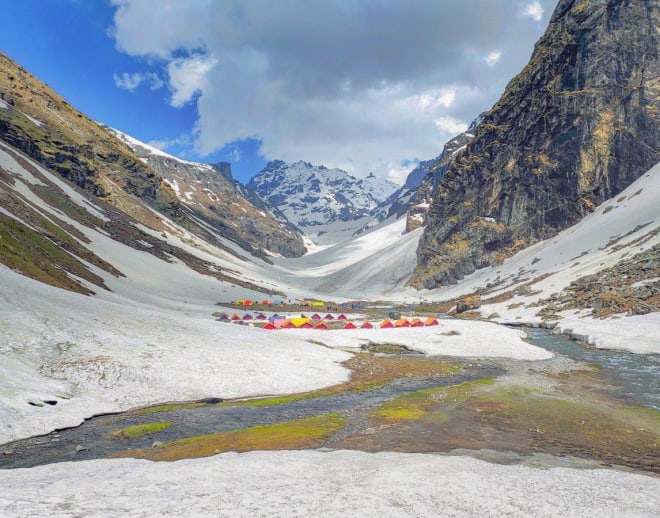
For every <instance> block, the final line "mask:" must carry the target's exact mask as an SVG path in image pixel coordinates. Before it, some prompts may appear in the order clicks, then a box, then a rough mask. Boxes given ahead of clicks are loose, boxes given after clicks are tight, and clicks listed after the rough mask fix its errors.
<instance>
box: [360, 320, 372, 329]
mask: <svg viewBox="0 0 660 518" xmlns="http://www.w3.org/2000/svg"><path fill="white" fill-rule="evenodd" d="M360 327H361V328H362V329H373V327H374V326H373V324H372V323H371V322H369V321H368V320H365V321H364V322H363V323H362V325H361V326H360Z"/></svg>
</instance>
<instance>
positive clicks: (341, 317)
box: [337, 313, 348, 320]
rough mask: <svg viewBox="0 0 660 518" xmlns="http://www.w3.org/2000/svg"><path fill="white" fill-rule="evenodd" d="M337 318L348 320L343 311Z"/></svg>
mask: <svg viewBox="0 0 660 518" xmlns="http://www.w3.org/2000/svg"><path fill="white" fill-rule="evenodd" d="M337 320H348V319H347V318H346V315H344V314H343V313H342V314H341V315H339V316H338V317H337Z"/></svg>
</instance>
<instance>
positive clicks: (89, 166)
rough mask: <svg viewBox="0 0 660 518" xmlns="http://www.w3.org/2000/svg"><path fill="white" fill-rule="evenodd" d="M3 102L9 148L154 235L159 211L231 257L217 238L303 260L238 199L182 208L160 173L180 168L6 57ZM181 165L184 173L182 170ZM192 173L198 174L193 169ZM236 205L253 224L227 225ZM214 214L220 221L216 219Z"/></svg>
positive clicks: (0, 131)
mask: <svg viewBox="0 0 660 518" xmlns="http://www.w3.org/2000/svg"><path fill="white" fill-rule="evenodd" d="M0 103H1V104H0V138H1V139H2V140H3V141H5V142H7V143H8V144H9V145H11V146H12V147H13V148H15V149H17V150H20V151H22V152H23V153H25V154H26V155H28V156H29V157H31V158H33V159H34V160H36V161H37V162H38V163H39V164H41V165H43V166H44V167H46V168H47V169H49V170H52V171H56V172H57V173H58V174H59V175H60V176H61V177H62V178H64V179H66V180H69V181H71V182H73V183H74V184H75V185H77V186H78V187H80V188H82V189H84V190H85V191H87V192H89V193H91V194H92V195H94V196H95V197H96V198H98V199H99V200H101V201H103V202H105V203H108V204H110V205H112V206H113V207H115V208H117V209H118V210H119V211H120V212H122V213H124V214H125V215H126V216H128V217H130V218H134V219H136V220H138V221H140V222H141V223H143V224H144V225H146V226H147V227H149V228H151V229H152V230H161V228H160V226H161V225H160V223H159V220H158V218H154V213H153V209H155V210H156V211H158V212H160V213H162V214H163V215H165V216H167V217H169V218H171V219H173V220H174V221H176V222H177V224H179V225H181V226H182V227H184V228H185V229H187V230H188V231H191V232H193V233H195V234H196V235H197V236H200V237H202V238H203V239H205V240H206V241H208V242H209V243H211V244H212V245H213V246H218V247H224V248H225V250H227V251H232V250H233V248H232V247H226V246H225V244H223V243H222V242H221V241H220V240H218V239H217V235H216V234H219V235H221V236H224V237H227V238H229V239H231V240H232V241H234V242H235V243H237V244H238V245H239V246H241V247H242V248H243V250H244V251H246V252H248V253H250V254H252V255H255V256H257V257H260V258H262V259H266V258H267V255H266V253H265V251H264V248H266V246H267V245H271V248H269V250H271V251H273V252H275V253H279V252H283V251H285V250H286V251H287V252H289V253H291V254H293V255H296V254H298V255H300V254H301V253H304V246H303V245H302V240H301V238H300V237H299V236H296V235H295V233H294V232H292V231H291V230H288V229H285V228H284V227H283V226H282V225H281V224H280V223H278V222H277V221H275V220H273V219H272V218H270V217H269V216H268V215H267V214H265V213H264V214H262V212H263V211H259V210H258V209H256V208H254V207H253V206H252V205H251V204H250V203H249V202H247V201H246V200H244V199H243V198H242V196H240V194H238V195H237V196H236V197H237V198H239V199H238V200H237V199H233V200H225V199H221V195H218V196H216V197H217V198H218V200H217V201H216V202H215V203H214V204H213V206H214V207H215V209H216V210H215V212H214V211H213V210H212V209H211V208H210V207H209V205H211V204H210V203H209V204H207V205H206V206H204V205H203V204H200V203H197V204H196V203H183V202H182V201H181V200H180V199H179V198H178V197H177V193H176V192H175V191H174V190H173V189H172V187H171V184H170V183H168V182H166V181H164V180H163V177H162V175H161V174H159V172H158V171H157V170H156V169H155V167H154V165H155V166H158V167H162V169H163V170H164V171H166V170H168V168H167V167H166V166H163V164H166V163H171V164H173V165H174V163H175V161H170V160H169V159H168V158H167V157H166V156H164V154H161V155H159V158H158V159H154V160H153V164H149V163H145V161H144V160H141V159H140V158H139V157H138V156H136V154H135V153H134V151H133V150H132V149H131V148H130V147H128V146H127V145H126V143H125V142H122V141H120V140H119V139H118V138H116V136H115V135H114V134H112V133H110V132H109V131H108V130H107V129H106V128H104V127H102V126H101V125H99V124H97V123H96V122H94V121H92V120H91V119H89V118H88V117H87V116H85V115H84V114H82V113H80V112H78V111H77V110H75V109H74V108H73V107H72V106H70V105H69V104H68V103H67V102H66V101H65V100H64V99H63V98H62V97H61V96H59V95H58V94H56V93H55V92H53V91H52V90H51V89H50V88H48V87H47V86H46V85H45V84H43V83H42V82H40V81H39V80H38V79H36V78H35V77H34V76H32V75H31V74H29V73H28V72H27V71H25V70H24V69H23V68H21V67H20V66H19V65H17V64H16V63H14V62H13V61H12V60H10V59H9V58H8V57H6V56H4V55H2V54H0ZM170 158H171V157H170ZM176 165H181V166H182V168H183V163H178V164H176ZM189 165H190V164H188V166H189ZM186 167H187V166H186ZM174 168H175V167H174ZM175 169H176V168H175ZM192 169H193V170H195V166H194V165H193V166H192ZM217 176H218V177H219V178H221V176H220V175H217ZM215 187H218V188H221V187H223V185H222V182H221V181H219V182H218V183H217V184H216V183H214V182H212V183H211V184H210V185H209V188H210V189H212V188H215ZM206 192H207V191H202V194H206ZM209 196H213V193H212V192H211V194H209ZM187 201H189V200H187ZM225 201H227V205H226V206H225V204H224V202H225ZM234 202H236V203H238V204H239V206H240V209H241V212H242V209H246V211H245V213H250V212H251V215H252V216H253V218H254V219H250V218H240V217H234V218H230V219H232V224H231V225H230V224H227V223H226V222H227V219H228V217H225V216H224V214H225V213H231V212H232V210H234V211H236V210H239V209H236V208H233V207H234V206H233V205H232V206H230V205H229V204H230V203H234ZM248 209H249V210H248ZM214 214H219V215H216V216H215V217H211V216H212V215H214ZM234 215H235V214H234ZM255 221H258V223H255ZM255 229H256V231H255ZM259 231H261V234H260V233H259ZM271 235H272V236H273V237H272V238H270V236H271ZM265 236H268V238H266V237H265ZM280 242H282V243H283V244H282V247H281V250H280V249H278V246H277V245H278V244H279V243H280ZM232 253H236V252H233V251H232Z"/></svg>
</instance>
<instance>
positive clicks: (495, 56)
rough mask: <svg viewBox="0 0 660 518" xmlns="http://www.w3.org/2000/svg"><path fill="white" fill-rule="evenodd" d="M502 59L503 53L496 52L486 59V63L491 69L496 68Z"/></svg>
mask: <svg viewBox="0 0 660 518" xmlns="http://www.w3.org/2000/svg"><path fill="white" fill-rule="evenodd" d="M501 57H502V53H501V52H500V51H499V50H494V51H493V52H491V53H490V54H488V55H487V56H486V57H485V58H484V61H485V62H486V65H488V66H489V67H494V66H495V65H496V64H497V62H498V61H499V60H500V58H501Z"/></svg>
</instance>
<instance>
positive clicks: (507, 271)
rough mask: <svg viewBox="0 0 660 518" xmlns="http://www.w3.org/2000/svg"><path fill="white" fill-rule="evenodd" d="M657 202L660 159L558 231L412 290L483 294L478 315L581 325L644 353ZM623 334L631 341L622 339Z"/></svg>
mask: <svg viewBox="0 0 660 518" xmlns="http://www.w3.org/2000/svg"><path fill="white" fill-rule="evenodd" d="M659 199H660V163H658V164H656V165H655V166H654V167H653V168H651V169H650V170H649V171H648V172H646V174H644V175H643V176H641V177H640V178H638V179H637V180H636V181H635V182H633V183H632V184H631V185H629V186H628V187H627V188H626V189H625V190H624V191H622V192H621V193H619V194H617V195H616V196H615V197H613V198H611V199H609V200H607V201H605V202H604V203H602V204H601V205H600V206H598V207H597V208H596V209H595V210H594V211H593V212H592V213H591V214H589V215H588V216H586V217H585V218H583V219H582V220H580V221H579V222H578V223H577V224H575V225H573V226H571V227H569V228H567V229H565V230H563V231H561V232H560V233H559V234H557V235H556V236H554V237H552V238H550V239H547V240H544V241H540V242H538V243H536V244H534V245H532V246H530V247H528V248H526V249H524V250H521V251H520V252H518V253H517V254H515V255H514V256H512V257H510V258H508V259H506V260H504V262H503V263H502V264H499V265H496V266H489V267H486V268H483V269H480V270H478V271H476V272H474V273H473V274H472V275H469V276H467V277H466V278H465V279H463V280H462V281H461V282H459V283H458V284H456V285H454V286H449V287H443V288H439V289H435V290H432V291H422V292H415V291H410V292H409V294H410V295H414V294H416V295H417V296H423V297H425V298H428V299H430V300H435V301H438V300H443V301H452V300H453V301H454V302H456V301H458V300H462V299H464V298H466V297H468V296H470V297H471V298H473V299H474V298H475V297H480V300H479V302H478V304H477V306H478V307H475V309H476V311H478V312H480V313H481V315H482V316H483V317H488V318H492V319H494V320H496V321H500V322H508V323H552V324H554V323H557V325H558V328H559V329H563V330H564V331H566V332H568V331H569V330H572V331H573V332H575V333H578V334H581V332H580V330H581V329H583V328H586V329H590V330H591V332H590V333H585V334H584V335H582V336H581V339H582V340H585V341H587V340H588V341H589V342H591V343H594V344H597V345H599V346H600V345H602V346H612V347H615V348H630V349H633V350H640V352H642V350H643V347H644V345H643V344H644V343H645V342H647V338H650V339H651V340H653V339H655V340H656V343H659V340H660V339H659V338H658V333H657V326H658V317H660V211H659V210H658V200H659ZM450 306H451V304H450ZM622 316H627V317H628V318H621V317H622ZM607 317H613V318H615V320H613V319H608V318H607ZM631 318H632V320H631ZM598 329H600V332H598V331H594V330H598ZM625 335H628V336H630V340H628V339H625V340H621V336H625ZM590 336H591V337H594V336H595V337H598V336H600V337H601V338H598V340H596V339H595V338H594V339H592V338H590ZM603 336H609V337H611V338H609V340H607V339H606V340H603V338H602V337H603ZM617 336H618V337H619V338H618V339H617ZM646 352H652V351H651V350H649V351H646Z"/></svg>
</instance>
